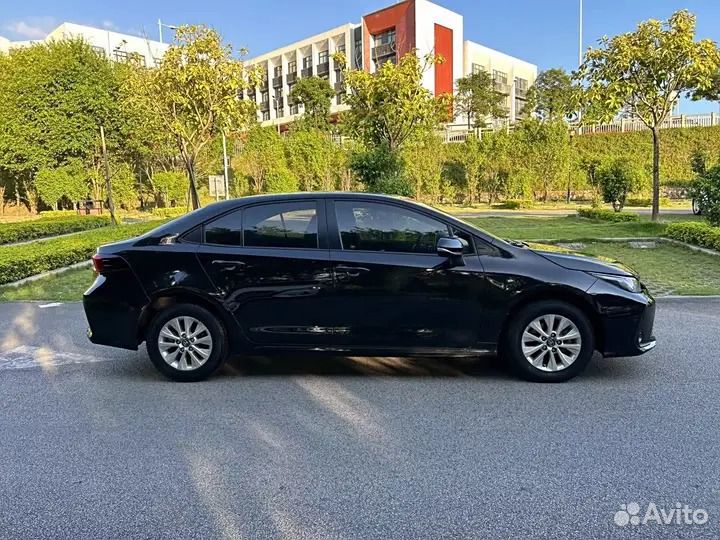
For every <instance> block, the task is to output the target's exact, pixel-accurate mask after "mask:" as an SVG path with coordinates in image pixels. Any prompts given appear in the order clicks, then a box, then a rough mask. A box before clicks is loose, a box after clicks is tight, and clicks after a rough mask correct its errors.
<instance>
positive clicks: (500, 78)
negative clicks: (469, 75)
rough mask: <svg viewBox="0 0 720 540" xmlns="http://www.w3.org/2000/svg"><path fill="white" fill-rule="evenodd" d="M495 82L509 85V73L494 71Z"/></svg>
mask: <svg viewBox="0 0 720 540" xmlns="http://www.w3.org/2000/svg"><path fill="white" fill-rule="evenodd" d="M493 80H494V81H495V82H499V83H502V84H507V73H505V72H504V71H498V70H497V69H493Z"/></svg>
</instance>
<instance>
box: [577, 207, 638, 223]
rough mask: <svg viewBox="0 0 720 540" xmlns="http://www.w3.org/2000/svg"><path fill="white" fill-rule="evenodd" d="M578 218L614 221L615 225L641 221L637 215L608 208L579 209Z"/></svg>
mask: <svg viewBox="0 0 720 540" xmlns="http://www.w3.org/2000/svg"><path fill="white" fill-rule="evenodd" d="M577 213H578V216H580V217H583V218H587V219H597V220H599V221H612V222H614V223H618V222H621V221H622V222H626V221H640V216H638V215H637V214H629V213H627V212H614V211H613V210H608V209H607V208H579V209H578V211H577Z"/></svg>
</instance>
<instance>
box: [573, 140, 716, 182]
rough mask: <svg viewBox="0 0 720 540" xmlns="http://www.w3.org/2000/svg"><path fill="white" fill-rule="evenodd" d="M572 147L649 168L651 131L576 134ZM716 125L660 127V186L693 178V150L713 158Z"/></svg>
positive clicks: (595, 155) (586, 152) (605, 157)
mask: <svg viewBox="0 0 720 540" xmlns="http://www.w3.org/2000/svg"><path fill="white" fill-rule="evenodd" d="M573 146H575V147H576V148H577V151H578V154H579V155H580V157H585V158H589V157H595V158H599V159H601V160H603V159H612V158H616V157H627V158H630V159H632V160H634V161H636V162H637V163H639V164H641V165H642V167H643V168H644V169H645V170H646V171H647V173H648V174H650V173H651V171H652V134H651V133H650V130H643V131H632V132H625V133H596V134H587V135H578V136H576V137H574V138H573ZM718 148H720V126H712V127H696V128H673V129H661V130H660V182H661V183H662V184H664V185H688V184H689V183H690V181H691V180H692V179H693V178H694V177H695V174H694V173H693V171H692V169H691V168H690V157H691V155H692V153H693V151H694V150H696V149H697V150H702V151H705V152H706V153H707V155H708V156H710V157H711V159H713V160H714V159H717V157H718V151H717V149H718Z"/></svg>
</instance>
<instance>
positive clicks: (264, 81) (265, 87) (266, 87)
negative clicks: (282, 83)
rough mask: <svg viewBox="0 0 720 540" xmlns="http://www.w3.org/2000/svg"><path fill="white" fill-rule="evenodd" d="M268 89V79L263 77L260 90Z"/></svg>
mask: <svg viewBox="0 0 720 540" xmlns="http://www.w3.org/2000/svg"><path fill="white" fill-rule="evenodd" d="M267 89H268V80H267V79H263V80H261V81H260V90H267Z"/></svg>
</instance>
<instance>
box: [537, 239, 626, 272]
mask: <svg viewBox="0 0 720 540" xmlns="http://www.w3.org/2000/svg"><path fill="white" fill-rule="evenodd" d="M529 247H530V249H531V250H532V251H533V252H535V253H537V254H538V255H540V256H541V257H543V258H545V259H547V260H548V261H550V262H553V263H555V264H557V265H558V266H562V267H563V268H567V269H568V270H580V271H583V272H600V273H603V274H613V275H616V276H634V277H637V272H635V271H633V270H632V269H631V268H629V267H628V266H626V265H624V264H622V263H620V262H618V261H615V260H613V259H608V258H607V257H590V256H588V255H582V254H580V253H575V252H573V251H570V250H567V249H564V248H560V247H557V246H549V245H544V244H532V245H530V246H529Z"/></svg>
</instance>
